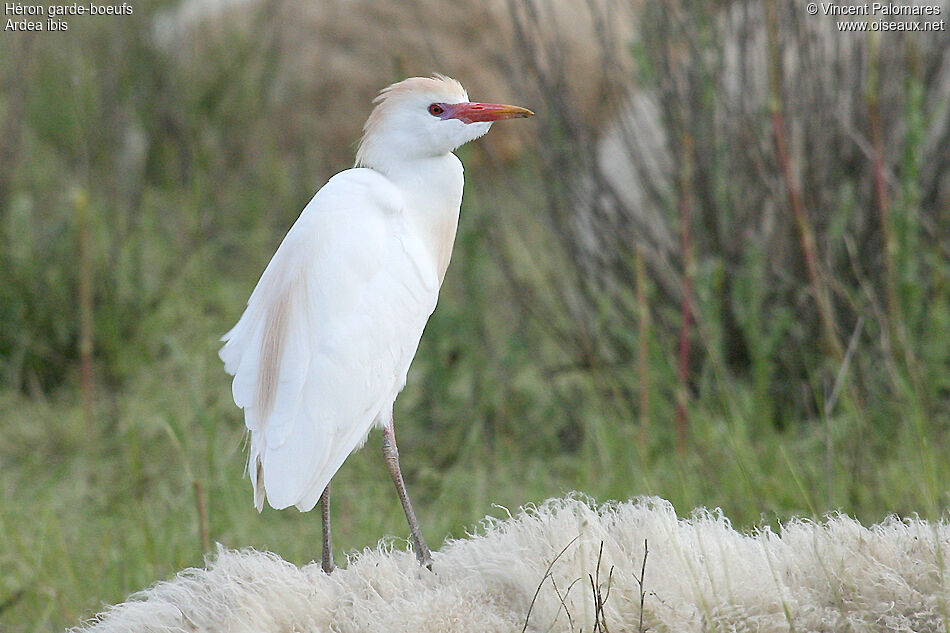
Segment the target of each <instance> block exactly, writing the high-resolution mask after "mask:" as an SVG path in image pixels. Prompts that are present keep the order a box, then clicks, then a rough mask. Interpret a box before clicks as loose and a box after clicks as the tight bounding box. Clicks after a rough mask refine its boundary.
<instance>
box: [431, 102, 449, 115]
mask: <svg viewBox="0 0 950 633" xmlns="http://www.w3.org/2000/svg"><path fill="white" fill-rule="evenodd" d="M444 112H445V108H443V107H442V106H440V105H439V104H438V103H433V104H432V105H430V106H429V114H431V115H432V116H442V113H444Z"/></svg>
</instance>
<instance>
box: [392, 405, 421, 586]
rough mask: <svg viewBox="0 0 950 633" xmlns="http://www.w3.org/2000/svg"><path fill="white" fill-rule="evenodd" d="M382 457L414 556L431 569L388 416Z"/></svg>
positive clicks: (394, 434) (394, 433)
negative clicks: (387, 469)
mask: <svg viewBox="0 0 950 633" xmlns="http://www.w3.org/2000/svg"><path fill="white" fill-rule="evenodd" d="M383 457H384V458H385V459H386V465H387V466H389V474H390V475H392V478H393V483H394V484H396V493H397V494H398V495H399V501H401V502H402V509H403V510H404V511H405V513H406V520H407V521H408V522H409V533H410V534H411V535H412V544H413V547H414V548H415V550H416V558H418V559H419V564H420V565H423V566H424V567H426V568H428V569H429V570H431V569H432V554H431V553H430V552H429V548H428V547H427V546H426V542H425V541H424V540H423V539H422V530H420V529H419V521H417V520H416V513H415V512H413V510H412V504H411V503H409V493H407V492H406V482H405V481H403V479H402V471H401V470H400V469H399V449H397V448H396V432H395V431H394V430H393V419H392V417H390V418H389V424H387V425H386V426H385V427H384V428H383Z"/></svg>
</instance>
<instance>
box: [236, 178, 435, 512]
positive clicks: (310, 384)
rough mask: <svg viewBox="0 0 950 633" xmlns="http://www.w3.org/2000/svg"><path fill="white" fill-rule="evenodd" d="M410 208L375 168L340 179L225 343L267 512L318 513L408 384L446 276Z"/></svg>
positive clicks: (301, 225) (296, 231) (300, 223)
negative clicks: (410, 223)
mask: <svg viewBox="0 0 950 633" xmlns="http://www.w3.org/2000/svg"><path fill="white" fill-rule="evenodd" d="M402 204H403V203H402V198H401V194H400V193H399V191H398V190H397V189H396V188H395V187H394V186H393V185H392V184H391V183H390V182H389V181H388V180H386V179H385V178H384V177H383V176H381V175H379V174H378V173H376V172H373V171H372V170H368V169H354V170H349V171H347V172H343V173H341V174H339V175H337V176H335V177H334V178H332V179H331V180H330V182H328V183H327V185H326V186H325V187H324V188H323V189H321V190H320V191H319V192H318V193H317V195H316V196H314V198H313V200H311V201H310V203H309V204H308V205H307V207H306V208H305V209H304V211H303V213H301V215H300V218H298V220H297V222H296V223H295V224H294V226H293V227H292V228H291V230H290V232H289V233H288V234H287V237H286V238H285V239H284V241H283V243H282V244H281V245H280V247H279V248H278V249H277V252H276V253H275V254H274V257H273V259H272V260H271V262H270V263H269V264H268V265H267V268H266V269H265V271H264V274H263V275H262V276H261V280H260V281H259V282H258V285H257V287H256V288H255V289H254V292H253V293H252V295H251V298H250V299H249V301H248V307H247V309H246V310H245V312H244V314H243V316H242V317H241V319H240V320H239V321H238V323H237V325H236V326H235V327H234V328H233V329H232V330H231V331H230V332H228V334H226V335H225V337H224V340H225V341H226V343H225V345H224V347H223V348H222V350H221V352H220V355H221V358H222V359H223V360H224V361H225V368H226V369H227V371H228V372H229V373H231V374H233V375H234V383H233V385H232V391H233V393H234V400H235V402H236V403H237V404H238V406H240V407H242V408H243V409H244V412H245V422H246V424H247V428H248V429H249V430H250V433H251V441H250V449H249V455H248V471H249V474H250V476H251V481H252V484H253V486H254V500H255V504H256V505H257V507H258V509H261V508H262V507H263V504H264V500H265V497H266V499H267V501H268V502H269V503H270V505H271V506H273V507H275V508H284V507H287V506H290V505H296V506H297V507H298V508H300V509H301V510H310V509H311V508H313V506H314V505H315V504H316V503H317V502H318V501H319V497H320V494H321V493H322V492H323V489H324V488H325V487H326V484H327V483H328V482H329V480H330V478H331V477H332V476H333V475H334V474H335V473H336V471H337V469H339V467H340V466H341V465H342V464H343V461H344V460H345V459H346V457H347V456H348V455H349V454H350V452H352V451H353V450H354V449H356V448H357V447H358V446H359V445H361V444H362V442H364V441H365V439H366V436H367V434H368V433H369V431H370V429H371V428H372V427H373V424H374V421H376V420H377V419H378V418H379V417H380V416H383V417H385V416H386V415H388V412H389V411H390V410H391V407H392V403H393V400H394V399H395V397H396V395H397V393H398V392H399V390H400V389H401V388H402V386H403V384H404V383H405V377H406V372H407V371H408V369H409V363H410V362H411V360H412V357H413V355H414V354H415V351H416V347H417V346H418V343H419V339H420V338H421V336H422V329H423V328H424V327H425V323H426V321H427V320H428V317H429V315H430V314H431V313H432V310H433V309H434V308H435V301H436V298H437V295H438V286H439V280H438V274H437V271H436V270H435V267H434V266H433V265H432V264H431V263H430V261H429V258H428V256H427V254H425V250H424V247H423V246H422V244H421V242H420V241H419V240H418V239H417V238H413V236H412V231H411V230H410V229H409V228H407V226H406V220H405V217H404V216H403V214H402V211H403V207H402Z"/></svg>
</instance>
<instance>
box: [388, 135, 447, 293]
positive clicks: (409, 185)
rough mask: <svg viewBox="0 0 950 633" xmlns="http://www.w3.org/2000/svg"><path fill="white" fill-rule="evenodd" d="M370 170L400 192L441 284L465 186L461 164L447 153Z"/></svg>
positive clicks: (410, 219) (409, 217) (408, 214)
mask: <svg viewBox="0 0 950 633" xmlns="http://www.w3.org/2000/svg"><path fill="white" fill-rule="evenodd" d="M373 168H374V169H376V171H379V172H381V173H382V174H383V175H385V176H386V177H387V178H389V179H390V181H392V183H393V184H395V185H396V186H397V187H398V188H399V189H400V190H401V191H402V194H403V196H404V198H405V201H406V215H407V217H408V219H409V222H410V224H411V226H412V227H413V228H414V230H415V231H416V233H417V234H418V236H419V237H420V239H421V240H422V242H423V244H424V245H425V247H426V250H427V251H428V253H429V255H430V257H431V260H432V264H433V266H434V267H435V269H436V272H437V274H438V276H439V284H440V285H441V284H442V280H443V279H444V278H445V271H446V269H447V268H448V266H449V260H450V259H451V257H452V247H453V245H454V244H455V233H456V230H457V229H458V220H459V209H460V207H461V204H462V187H463V184H464V174H463V168H462V162H461V161H460V160H459V159H458V158H457V157H456V156H455V154H452V153H448V154H443V155H441V156H433V157H426V158H416V159H412V160H405V161H402V162H399V163H395V162H393V163H390V164H388V165H386V166H384V168H383V169H379V168H377V167H373Z"/></svg>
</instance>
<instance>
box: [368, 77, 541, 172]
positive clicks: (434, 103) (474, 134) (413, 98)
mask: <svg viewBox="0 0 950 633" xmlns="http://www.w3.org/2000/svg"><path fill="white" fill-rule="evenodd" d="M373 103H375V104H376V107H375V108H374V109H373V112H372V114H370V116H369V119H368V120H367V121H366V125H364V126H363V139H362V140H361V141H360V147H359V150H358V151H357V153H356V165H357V166H364V167H374V168H377V169H379V168H382V167H385V165H386V164H388V163H391V162H393V161H397V162H402V161H406V160H413V159H420V158H429V157H434V156H441V155H443V154H448V153H449V152H451V151H453V150H455V149H456V148H458V147H459V146H461V145H464V144H465V143H468V142H469V141H473V140H475V139H477V138H478V137H480V136H482V135H484V134H485V133H486V132H488V130H489V128H490V127H491V124H492V122H494V121H499V120H502V119H516V118H525V117H529V116H533V115H534V113H533V112H532V111H531V110H527V109H525V108H521V107H518V106H510V105H501V104H496V103H474V102H471V101H469V99H468V93H466V92H465V89H464V88H463V87H462V84H460V83H459V82H457V81H456V80H454V79H451V78H449V77H445V76H444V75H434V76H432V77H411V78H409V79H405V80H403V81H400V82H399V83H395V84H393V85H391V86H389V87H387V88H384V89H383V90H382V91H381V92H380V93H379V96H378V97H376V99H375V100H374V101H373Z"/></svg>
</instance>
